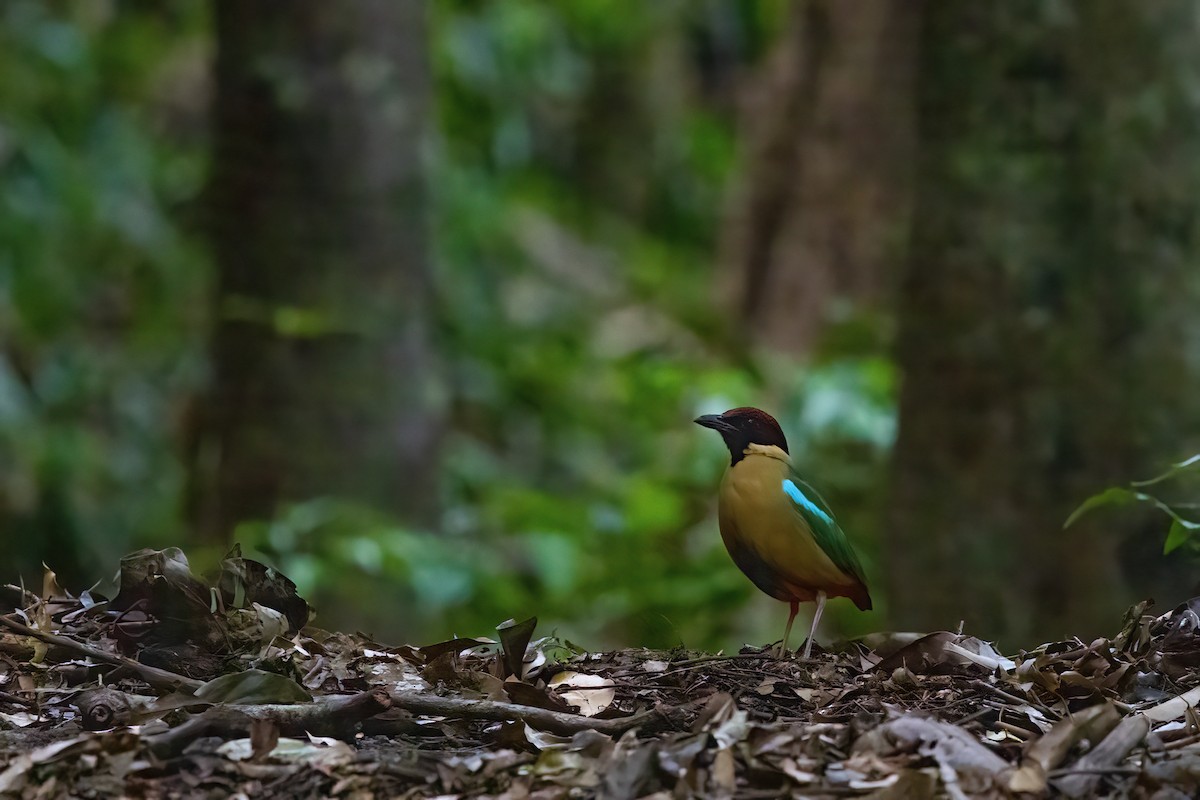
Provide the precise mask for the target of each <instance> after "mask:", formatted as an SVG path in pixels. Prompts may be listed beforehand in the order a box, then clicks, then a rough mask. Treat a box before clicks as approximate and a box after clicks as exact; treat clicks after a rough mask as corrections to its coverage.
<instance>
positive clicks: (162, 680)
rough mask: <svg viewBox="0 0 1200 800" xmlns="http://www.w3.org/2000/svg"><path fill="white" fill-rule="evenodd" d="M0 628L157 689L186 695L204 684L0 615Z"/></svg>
mask: <svg viewBox="0 0 1200 800" xmlns="http://www.w3.org/2000/svg"><path fill="white" fill-rule="evenodd" d="M0 625H2V626H4V627H6V628H8V629H9V630H11V631H14V632H16V633H19V634H22V635H24V636H32V637H33V638H34V639H39V640H41V641H43V642H45V643H46V644H52V645H57V646H58V647H65V648H68V649H70V650H74V651H76V652H79V653H83V654H85V655H87V656H90V657H92V658H94V659H95V660H96V661H102V662H104V663H106V664H113V665H116V666H118V667H125V668H127V669H130V670H132V671H133V672H135V673H136V674H137V676H138V677H139V678H141V679H142V680H144V681H145V682H146V683H148V684H150V685H151V686H154V687H156V688H159V689H184V690H186V691H189V692H194V691H196V690H197V689H199V688H200V687H201V686H203V685H204V682H203V681H198V680H196V679H194V678H188V677H186V676H184V675H179V674H177V673H174V672H168V671H167V670H165V669H159V668H158V667H151V666H147V665H146V664H142V663H140V662H138V661H134V660H133V659H132V658H127V657H126V656H122V655H118V654H117V653H109V652H108V651H106V650H101V649H100V648H98V647H94V646H92V645H90V644H86V643H84V642H79V641H76V640H75V639H72V638H70V637H69V636H60V635H58V634H56V633H46V632H45V631H39V630H38V629H37V628H31V627H29V626H28V625H25V624H24V623H21V622H17V621H16V620H15V619H12V618H11V617H7V616H0Z"/></svg>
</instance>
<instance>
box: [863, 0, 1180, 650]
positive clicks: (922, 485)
mask: <svg viewBox="0 0 1200 800" xmlns="http://www.w3.org/2000/svg"><path fill="white" fill-rule="evenodd" d="M1193 9H1194V7H1193V6H1192V4H1190V3H1187V2H1183V1H1182V0H1178V2H1162V3H1154V4H1138V3H1120V2H1115V0H1112V1H1107V2H1091V0H1089V1H1088V2H1084V0H1078V2H1073V3H1067V4H1046V3H1041V2H1036V0H1025V1H1024V2H1013V3H977V2H968V1H967V0H961V1H960V2H939V3H927V4H925V6H924V20H923V30H922V33H921V35H922V45H921V47H922V53H921V56H920V66H919V70H918V91H919V107H918V135H919V138H920V145H921V153H922V154H921V158H920V161H919V164H918V178H917V200H916V208H915V213H914V231H913V238H912V252H911V257H910V259H909V262H908V273H907V275H906V277H905V280H904V284H903V287H902V290H901V299H900V336H899V344H898V358H899V362H900V366H901V368H902V370H903V373H904V385H903V391H902V395H901V399H900V432H899V440H898V442H897V445H896V451H895V461H894V469H895V473H894V481H893V486H894V498H893V502H892V504H891V507H890V514H891V519H890V524H889V525H888V527H887V531H888V535H887V537H885V538H886V541H887V542H888V543H889V546H890V551H889V552H888V553H887V559H886V563H887V569H888V571H889V578H890V584H891V586H890V590H891V591H890V601H891V604H892V614H893V619H894V621H895V622H896V623H898V624H899V625H900V626H904V627H912V628H918V629H931V628H936V627H951V626H954V625H956V624H957V623H958V622H959V620H960V619H965V621H966V625H967V629H968V630H969V631H971V632H973V633H979V634H981V635H987V636H993V637H1002V638H1003V640H1004V644H1005V645H1007V646H1009V647H1013V646H1018V645H1020V646H1026V645H1032V644H1035V643H1036V642H1038V641H1041V640H1044V639H1046V638H1051V637H1053V638H1058V637H1061V636H1063V635H1065V634H1068V633H1071V634H1078V635H1080V636H1082V637H1083V638H1084V640H1085V641H1088V640H1089V637H1091V636H1092V635H1094V634H1097V633H1101V632H1107V633H1111V632H1112V631H1113V630H1114V628H1115V626H1116V625H1118V624H1119V621H1120V619H1121V617H1120V614H1121V612H1122V611H1123V609H1124V607H1125V606H1126V605H1127V604H1128V603H1130V602H1133V601H1135V600H1137V599H1140V597H1142V596H1147V595H1149V594H1150V593H1153V594H1154V595H1155V596H1156V597H1157V599H1158V600H1160V601H1163V600H1170V599H1172V598H1171V597H1169V596H1164V595H1170V594H1172V593H1173V592H1180V593H1182V592H1183V591H1186V587H1185V586H1183V585H1180V584H1179V583H1178V582H1176V584H1175V585H1167V584H1162V585H1159V586H1157V587H1156V588H1150V587H1147V586H1144V585H1141V584H1142V583H1143V581H1142V580H1141V579H1140V576H1138V575H1136V574H1129V571H1128V570H1125V571H1123V570H1122V566H1123V565H1128V564H1133V563H1135V562H1137V561H1139V560H1141V561H1148V562H1150V563H1154V562H1158V563H1162V559H1161V558H1156V557H1155V555H1154V551H1155V550H1156V549H1157V550H1161V546H1162V541H1163V535H1164V534H1165V530H1166V524H1165V523H1164V522H1163V521H1162V520H1161V519H1155V520H1153V521H1151V522H1150V523H1149V524H1150V526H1151V527H1149V528H1147V527H1146V524H1147V523H1146V519H1145V518H1144V517H1140V516H1138V515H1127V516H1120V515H1114V514H1112V513H1109V514H1103V513H1100V512H1097V513H1094V514H1093V515H1091V516H1089V517H1087V518H1085V520H1084V522H1083V523H1082V524H1080V525H1078V526H1075V527H1072V528H1071V529H1069V530H1067V531H1065V532H1064V531H1062V524H1063V521H1064V520H1065V519H1066V517H1067V515H1068V513H1069V512H1070V511H1071V510H1072V508H1073V507H1074V506H1075V505H1077V504H1078V503H1079V502H1080V501H1081V500H1082V499H1084V498H1085V497H1087V496H1088V495H1090V494H1091V493H1093V492H1095V491H1097V490H1099V489H1102V488H1105V487H1106V486H1109V485H1112V484H1116V483H1125V482H1127V481H1128V480H1131V479H1136V478H1139V477H1142V476H1148V475H1151V474H1153V473H1156V472H1157V471H1158V470H1159V469H1160V468H1161V467H1162V466H1163V465H1164V464H1165V463H1166V462H1167V461H1170V460H1174V459H1176V458H1178V457H1180V456H1183V455H1186V454H1187V453H1188V449H1187V448H1188V444H1187V442H1188V440H1189V439H1191V440H1192V441H1194V440H1195V437H1196V433H1197V422H1198V421H1200V414H1198V411H1197V405H1196V402H1195V398H1196V397H1197V394H1196V389H1197V388H1198V381H1197V371H1196V364H1195V363H1194V360H1193V361H1192V362H1191V363H1189V361H1188V350H1187V348H1188V347H1189V346H1194V344H1193V343H1194V342H1195V341H1196V329H1195V314H1194V309H1195V308H1196V307H1197V306H1196V299H1197V297H1196V288H1197V286H1196V270H1195V263H1196V259H1197V256H1198V255H1200V253H1197V245H1196V233H1197V230H1196V223H1197V210H1198V207H1197V203H1198V202H1200V173H1198V169H1200V166H1198V165H1200V138H1198V136H1197V133H1198V131H1197V120H1198V119H1200V117H1197V108H1196V106H1195V102H1194V100H1193V99H1192V97H1193V96H1194V93H1193V94H1189V93H1190V87H1191V86H1193V85H1195V81H1196V79H1197V77H1198V75H1197V72H1198V70H1197V65H1198V62H1197V59H1196V58H1195V56H1194V54H1193V53H1191V52H1190V49H1191V47H1192V42H1193V41H1194V38H1195V35H1196V33H1197V31H1196V23H1195V18H1194V11H1193ZM1189 315H1190V316H1191V317H1192V319H1188V317H1189ZM1193 359H1194V356H1193ZM1147 531H1151V532H1153V534H1154V535H1147ZM1118 547H1120V548H1122V549H1123V552H1122V557H1121V558H1120V559H1119V558H1118V555H1117V551H1118Z"/></svg>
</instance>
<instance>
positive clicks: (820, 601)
mask: <svg viewBox="0 0 1200 800" xmlns="http://www.w3.org/2000/svg"><path fill="white" fill-rule="evenodd" d="M824 610H825V593H824V592H817V610H816V613H814V614H813V621H812V627H811V628H809V629H808V639H806V640H805V642H804V657H805V658H808V655H809V653H811V652H812V643H813V637H814V636H816V635H817V626H818V625H820V624H821V612H822V611H824ZM789 624H790V623H789Z"/></svg>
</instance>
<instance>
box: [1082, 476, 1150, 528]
mask: <svg viewBox="0 0 1200 800" xmlns="http://www.w3.org/2000/svg"><path fill="white" fill-rule="evenodd" d="M1148 499H1150V498H1149V496H1148V495H1144V494H1141V493H1140V492H1135V491H1132V490H1130V489H1122V488H1120V487H1119V486H1114V487H1112V488H1110V489H1105V490H1104V491H1103V492H1100V493H1099V494H1094V495H1092V496H1091V497H1089V498H1088V499H1087V500H1084V501H1083V503H1081V504H1080V506H1079V508H1077V509H1075V510H1074V511H1072V512H1071V516H1069V517H1067V521H1066V522H1064V523H1063V528H1069V527H1071V526H1072V525H1073V524H1075V522H1076V521H1078V520H1079V518H1080V517H1082V516H1083V515H1084V514H1086V513H1087V512H1089V511H1091V510H1092V509H1095V508H1100V507H1102V506H1127V505H1131V504H1133V503H1136V502H1138V501H1141V500H1148Z"/></svg>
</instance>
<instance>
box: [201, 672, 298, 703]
mask: <svg viewBox="0 0 1200 800" xmlns="http://www.w3.org/2000/svg"><path fill="white" fill-rule="evenodd" d="M196 697H198V698H200V699H201V700H207V701H208V702H210V703H234V704H242V705H245V704H249V703H307V702H308V701H310V700H312V695H311V694H309V693H308V692H307V691H305V689H304V687H303V686H301V685H300V684H298V683H296V682H295V681H294V680H292V679H291V678H285V677H284V676H282V675H278V674H276V673H274V672H267V671H265V670H261V669H248V670H245V671H243V672H235V673H233V674H232V675H222V676H221V677H219V678H213V679H212V680H211V681H209V682H208V683H206V684H204V685H203V686H201V687H200V688H199V689H197V690H196Z"/></svg>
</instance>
